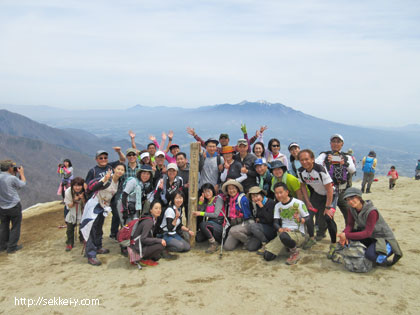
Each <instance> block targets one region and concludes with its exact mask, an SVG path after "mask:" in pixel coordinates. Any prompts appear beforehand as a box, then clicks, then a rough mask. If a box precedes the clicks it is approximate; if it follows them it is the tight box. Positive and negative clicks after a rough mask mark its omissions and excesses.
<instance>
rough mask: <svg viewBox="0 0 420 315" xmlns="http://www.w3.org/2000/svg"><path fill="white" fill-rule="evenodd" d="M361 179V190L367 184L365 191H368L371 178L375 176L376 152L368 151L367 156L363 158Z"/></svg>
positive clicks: (363, 189) (363, 190)
mask: <svg viewBox="0 0 420 315" xmlns="http://www.w3.org/2000/svg"><path fill="white" fill-rule="evenodd" d="M362 163H363V168H362V171H363V180H362V192H363V193H364V192H365V186H366V184H367V189H366V193H367V194H368V193H370V186H372V183H373V179H374V177H375V170H376V163H377V160H376V153H375V151H370V152H369V154H368V155H367V156H365V157H364V158H363V162H362Z"/></svg>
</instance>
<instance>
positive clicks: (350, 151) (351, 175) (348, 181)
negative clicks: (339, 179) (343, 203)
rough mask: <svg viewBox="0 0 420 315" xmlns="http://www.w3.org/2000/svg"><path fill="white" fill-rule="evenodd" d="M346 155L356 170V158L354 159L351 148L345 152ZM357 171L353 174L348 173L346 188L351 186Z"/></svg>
mask: <svg viewBox="0 0 420 315" xmlns="http://www.w3.org/2000/svg"><path fill="white" fill-rule="evenodd" d="M347 155H348V156H349V157H351V159H352V160H353V164H354V168H355V169H356V170H357V162H356V158H355V157H354V151H353V149H352V148H349V149H348V150H347ZM356 173H357V171H355V172H354V173H349V174H348V177H347V188H349V187H351V186H353V177H355V176H356Z"/></svg>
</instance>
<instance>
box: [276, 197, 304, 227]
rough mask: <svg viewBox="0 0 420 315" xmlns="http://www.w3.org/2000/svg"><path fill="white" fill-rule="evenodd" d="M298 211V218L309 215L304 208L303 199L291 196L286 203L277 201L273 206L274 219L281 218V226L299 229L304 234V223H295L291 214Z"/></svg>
mask: <svg viewBox="0 0 420 315" xmlns="http://www.w3.org/2000/svg"><path fill="white" fill-rule="evenodd" d="M296 211H297V212H299V217H300V218H305V217H307V216H308V215H309V212H308V209H307V208H306V206H305V204H304V203H303V201H301V200H299V199H296V198H291V199H290V201H289V202H288V203H287V204H282V203H281V202H278V203H277V204H276V206H275V207H274V219H281V227H282V228H288V229H291V230H292V231H293V230H299V231H300V232H301V233H303V234H305V224H304V223H296V221H295V219H294V218H293V215H294V214H295V213H296Z"/></svg>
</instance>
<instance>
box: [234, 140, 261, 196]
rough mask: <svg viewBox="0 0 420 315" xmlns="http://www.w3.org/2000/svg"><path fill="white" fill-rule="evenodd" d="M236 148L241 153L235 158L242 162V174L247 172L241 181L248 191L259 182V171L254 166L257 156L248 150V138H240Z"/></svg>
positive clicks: (245, 190)
mask: <svg viewBox="0 0 420 315" xmlns="http://www.w3.org/2000/svg"><path fill="white" fill-rule="evenodd" d="M236 148H237V150H238V152H239V154H237V155H236V156H235V160H236V161H238V162H239V163H241V164H242V168H241V174H246V176H247V177H246V179H245V180H244V181H242V183H241V184H242V186H243V189H244V192H245V193H247V192H248V190H249V189H250V188H251V187H252V186H255V185H256V184H257V181H256V177H257V172H256V171H255V167H254V162H255V160H256V159H257V157H256V156H255V155H254V154H252V153H249V152H248V141H247V140H246V139H239V140H238V143H237V145H236Z"/></svg>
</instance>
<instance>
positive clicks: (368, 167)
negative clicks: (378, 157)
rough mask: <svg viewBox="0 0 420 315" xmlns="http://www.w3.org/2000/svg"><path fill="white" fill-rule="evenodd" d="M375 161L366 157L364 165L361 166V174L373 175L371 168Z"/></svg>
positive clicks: (373, 171)
mask: <svg viewBox="0 0 420 315" xmlns="http://www.w3.org/2000/svg"><path fill="white" fill-rule="evenodd" d="M374 161H375V159H374V158H373V157H370V156H367V157H366V159H365V165H363V168H362V170H363V172H365V173H375V169H374V168H373V162H374Z"/></svg>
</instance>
